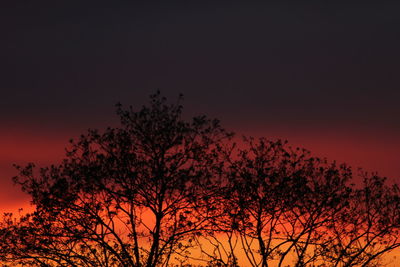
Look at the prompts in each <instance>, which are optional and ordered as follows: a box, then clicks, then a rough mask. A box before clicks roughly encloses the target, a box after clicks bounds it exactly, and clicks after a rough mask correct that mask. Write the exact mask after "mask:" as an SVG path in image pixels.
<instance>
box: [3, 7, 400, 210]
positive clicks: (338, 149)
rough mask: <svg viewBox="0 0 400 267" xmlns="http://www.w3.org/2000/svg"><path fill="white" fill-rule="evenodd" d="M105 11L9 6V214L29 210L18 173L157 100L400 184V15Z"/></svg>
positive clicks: (391, 11) (398, 10)
mask: <svg viewBox="0 0 400 267" xmlns="http://www.w3.org/2000/svg"><path fill="white" fill-rule="evenodd" d="M39 2H40V3H41V4H39ZM83 2H85V3H83ZM99 2H101V1H99ZM99 2H96V4H90V3H89V2H86V1H48V2H47V3H46V2H42V1H2V3H1V4H0V34H1V37H0V38H1V39H0V73H1V74H0V77H1V78H0V90H1V97H0V209H2V210H4V211H8V210H10V209H14V208H15V207H17V206H21V205H23V203H25V202H24V201H26V199H27V198H26V197H25V196H24V195H23V194H21V193H19V189H18V188H16V187H13V186H12V182H11V180H10V178H11V177H12V176H13V175H16V172H15V171H14V169H13V168H12V166H11V164H12V163H18V164H25V163H26V162H30V161H32V162H38V163H41V164H44V165H45V164H49V163H51V162H57V161H58V160H59V159H60V158H61V157H62V155H63V153H64V147H65V145H66V144H67V140H68V139H69V138H70V137H75V136H78V135H79V134H80V133H83V132H84V131H85V130H86V129H87V128H103V127H105V126H108V125H115V123H116V121H117V118H116V117H115V116H114V104H115V103H116V102H118V101H121V102H122V103H123V104H126V105H129V104H133V105H136V106H141V105H142V104H144V103H145V102H146V100H147V97H148V95H149V94H151V93H153V92H154V91H155V90H156V89H160V90H161V91H162V93H163V94H165V95H166V96H168V97H170V98H171V99H172V100H174V99H175V98H176V96H177V95H178V93H180V92H181V93H183V94H184V95H185V102H184V106H185V109H186V111H187V113H188V114H189V115H194V114H198V113H202V114H203V113H204V114H207V115H209V116H211V117H217V118H219V119H220V120H222V122H223V125H224V126H225V127H226V128H228V129H230V130H234V131H236V132H238V133H244V134H250V135H255V136H267V137H271V138H287V139H288V140H289V141H290V143H292V144H293V145H296V146H302V147H306V148H308V149H310V150H311V151H312V152H314V153H315V154H317V155H320V156H326V157H328V158H329V159H336V160H337V161H339V162H348V163H350V164H352V165H353V166H354V167H355V168H357V167H363V168H365V169H367V170H369V171H378V172H379V173H380V174H382V175H385V176H389V177H391V178H392V179H394V180H397V178H399V177H400V160H399V155H398V152H399V150H400V140H399V136H400V104H399V101H400V86H399V85H400V75H399V70H400V63H399V62H400V49H399V47H400V16H399V14H400V4H396V3H394V1H393V2H389V1H387V3H385V1H380V2H379V4H375V5H372V4H371V5H369V4H349V2H348V3H347V4H337V3H336V4H326V3H324V4H322V3H320V4H315V3H311V2H306V1H301V3H295V4H294V3H289V2H286V3H285V2H284V1H279V4H274V3H270V4H243V3H242V4H241V3H229V4H228V3H225V4H223V3H219V4H215V3H214V4H207V3H206V2H204V1H200V2H201V4H200V3H198V4H194V3H187V1H182V3H178V2H176V3H174V4H171V3H168V4H166V3H164V4H159V3H152V4H133V3H127V2H126V3H124V2H122V1H121V2H119V1H108V3H99ZM243 2H244V1H243ZM277 2H278V1H277ZM45 3H46V4H45ZM93 3H94V2H93Z"/></svg>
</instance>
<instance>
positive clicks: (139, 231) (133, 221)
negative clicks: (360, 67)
mask: <svg viewBox="0 0 400 267" xmlns="http://www.w3.org/2000/svg"><path fill="white" fill-rule="evenodd" d="M180 101H181V97H179V100H178V103H177V104H172V105H171V104H168V103H167V101H166V99H165V98H164V97H162V96H161V95H160V93H159V92H157V93H156V94H154V95H152V96H151V97H150V104H149V106H144V107H142V108H141V109H140V110H138V111H136V110H134V109H133V108H132V107H130V108H129V109H127V110H126V109H124V108H123V107H122V106H121V105H117V114H118V115H119V117H120V118H121V127H119V128H108V129H106V130H105V131H104V132H99V131H97V130H89V131H88V133H87V134H85V135H82V136H81V137H80V138H79V139H78V140H77V141H71V144H70V146H69V148H68V149H67V153H66V157H65V159H64V160H63V161H62V163H61V164H59V165H53V166H50V167H46V168H39V169H37V168H35V166H34V165H33V164H29V165H28V166H25V167H17V168H18V170H19V172H20V174H19V176H17V177H16V178H15V181H16V183H18V184H19V185H21V187H22V189H23V190H24V191H25V192H27V193H28V194H30V196H31V197H32V203H33V205H34V206H35V211H34V212H33V213H30V214H27V215H23V216H19V217H15V216H13V215H12V214H4V216H3V221H2V222H1V228H0V238H1V239H0V240H1V242H0V260H1V261H2V262H3V263H4V264H8V265H13V264H15V265H18V264H20V265H21V264H22V265H29V266H137V267H141V266H147V267H151V266H175V265H176V266H183V265H185V266H187V265H188V264H190V263H193V262H195V263H196V264H203V265H206V266H263V267H266V266H288V265H289V266H375V265H376V264H378V263H379V260H380V259H381V258H382V256H383V255H385V254H386V253H387V252H389V251H391V250H393V249H395V248H397V247H398V246H399V245H400V242H399V238H398V237H399V229H400V212H399V205H400V198H399V197H400V195H399V190H398V187H397V186H396V185H393V186H389V185H387V184H386V183H385V179H384V178H381V177H378V176H377V175H372V176H371V175H368V174H363V177H364V181H363V184H362V185H359V186H354V185H352V184H351V183H352V182H354V181H353V179H354V178H353V174H352V171H351V169H350V167H348V166H346V165H344V164H342V165H338V164H336V163H330V162H328V161H327V160H325V159H320V158H317V157H313V156H312V155H311V154H310V152H308V151H306V150H304V149H298V148H291V147H289V146H288V145H287V144H286V142H283V141H280V140H278V141H270V140H267V139H264V138H261V139H258V140H256V139H253V138H244V140H243V141H242V142H240V143H239V144H236V143H234V142H232V139H231V137H232V134H231V133H229V132H226V131H225V130H224V129H223V128H221V126H220V124H219V121H218V120H210V119H207V118H206V117H205V116H199V117H195V118H193V119H192V120H191V121H185V120H184V119H182V106H181V105H180ZM191 266H194V265H191Z"/></svg>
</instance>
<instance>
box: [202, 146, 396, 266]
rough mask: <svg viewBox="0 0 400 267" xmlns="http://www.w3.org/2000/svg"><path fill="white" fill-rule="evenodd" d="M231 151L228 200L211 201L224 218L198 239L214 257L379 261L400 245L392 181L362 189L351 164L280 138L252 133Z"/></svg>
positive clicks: (225, 187)
mask: <svg viewBox="0 0 400 267" xmlns="http://www.w3.org/2000/svg"><path fill="white" fill-rule="evenodd" d="M224 155H225V162H226V164H225V171H224V173H225V174H224V175H225V176H224V177H223V179H222V180H221V181H220V186H221V190H220V191H219V192H220V194H219V196H218V198H219V202H220V204H219V205H218V206H217V207H216V208H215V207H214V206H213V205H209V207H214V209H215V210H217V211H219V216H214V217H209V219H211V220H212V223H211V225H212V228H213V231H210V234H209V235H208V236H205V237H201V238H198V243H199V246H201V247H206V248H208V249H202V252H203V256H205V257H206V258H209V259H210V261H211V262H214V263H218V264H220V266H238V265H239V264H238V260H237V259H238V258H239V257H241V258H242V261H241V262H242V263H244V262H245V264H246V265H245V266H263V267H265V266H271V265H272V266H319V265H323V264H325V265H327V266H372V265H373V264H374V263H375V261H376V260H378V259H379V257H380V256H381V255H382V254H383V253H386V252H388V251H390V250H392V249H394V248H396V247H398V246H399V245H400V242H399V239H398V237H399V229H400V224H399V214H398V213H399V209H398V205H399V204H400V202H399V197H400V195H399V192H398V189H397V186H393V187H391V188H389V187H387V186H385V185H384V179H382V178H379V177H377V176H373V177H372V178H368V177H366V178H365V180H364V183H365V186H364V188H363V189H356V188H355V187H354V186H353V185H352V184H351V182H352V179H353V175H352V172H351V169H350V168H349V167H348V166H346V165H344V164H342V165H337V164H336V163H329V162H327V160H325V159H320V158H317V157H312V156H311V155H310V153H309V152H308V151H306V150H304V149H299V148H297V149H292V148H291V147H288V146H287V145H286V143H285V142H282V141H279V140H278V141H269V140H266V139H264V138H261V139H259V140H254V139H251V138H250V139H245V140H244V143H242V144H241V148H240V149H235V148H234V147H231V148H229V149H227V150H225V153H224ZM202 243H203V244H202ZM204 243H206V244H207V245H204ZM209 247H211V249H210V248H209ZM288 264H289V265H288Z"/></svg>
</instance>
